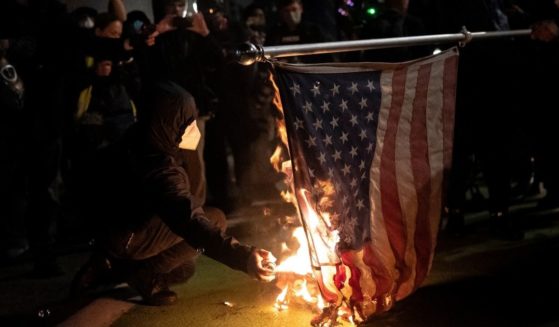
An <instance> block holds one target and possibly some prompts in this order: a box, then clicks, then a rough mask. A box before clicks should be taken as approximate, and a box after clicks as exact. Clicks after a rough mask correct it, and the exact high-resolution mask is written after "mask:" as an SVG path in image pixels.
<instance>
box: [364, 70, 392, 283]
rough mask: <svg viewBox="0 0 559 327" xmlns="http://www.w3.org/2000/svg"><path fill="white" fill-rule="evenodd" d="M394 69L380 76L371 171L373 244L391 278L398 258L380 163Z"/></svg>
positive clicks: (370, 192) (374, 251) (370, 193)
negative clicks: (389, 229) (390, 233)
mask: <svg viewBox="0 0 559 327" xmlns="http://www.w3.org/2000/svg"><path fill="white" fill-rule="evenodd" d="M393 76H394V72H393V71H384V72H382V74H381V76H380V87H381V104H380V111H379V118H378V125H377V135H376V138H377V140H376V147H375V153H374V157H373V163H372V164H371V168H370V171H369V183H370V185H369V200H370V202H371V244H372V249H371V250H372V252H373V253H374V255H375V257H376V258H378V259H379V260H381V262H382V265H383V266H384V267H386V269H387V271H388V272H389V273H390V279H391V280H393V281H394V280H395V277H396V275H397V272H396V259H395V258H394V253H393V252H392V248H391V246H390V242H389V241H388V235H387V232H386V226H385V224H384V217H383V215H382V202H381V200H382V199H381V195H382V193H381V190H380V164H381V157H382V149H383V147H384V135H385V134H386V129H387V123H388V116H389V111H390V107H391V105H392V78H393Z"/></svg>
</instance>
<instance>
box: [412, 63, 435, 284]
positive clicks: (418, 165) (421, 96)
mask: <svg viewBox="0 0 559 327" xmlns="http://www.w3.org/2000/svg"><path fill="white" fill-rule="evenodd" d="M431 66H432V64H427V65H422V66H421V67H420V68H419V72H418V76H417V87H416V90H415V98H414V100H413V113H412V121H411V132H410V141H409V142H410V152H411V167H412V172H413V181H414V186H415V191H416V194H417V216H416V217H415V235H414V246H415V255H416V266H415V270H416V275H415V282H414V289H416V288H417V286H418V285H420V284H421V282H422V281H423V280H424V279H425V276H426V275H427V271H428V268H429V263H430V258H431V223H430V221H429V204H430V202H431V201H430V196H431V168H430V166H429V146H428V141H429V140H428V138H427V96H428V88H429V77H430V75H431ZM410 237H411V235H410Z"/></svg>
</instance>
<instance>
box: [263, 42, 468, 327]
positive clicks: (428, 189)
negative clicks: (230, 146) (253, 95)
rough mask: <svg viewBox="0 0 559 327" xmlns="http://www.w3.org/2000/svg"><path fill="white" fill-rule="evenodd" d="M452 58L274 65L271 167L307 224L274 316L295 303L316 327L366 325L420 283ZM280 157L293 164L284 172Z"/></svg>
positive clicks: (446, 134) (438, 204) (448, 107)
mask: <svg viewBox="0 0 559 327" xmlns="http://www.w3.org/2000/svg"><path fill="white" fill-rule="evenodd" d="M457 57H458V51H457V49H456V48H453V49H450V50H447V51H445V52H442V53H440V54H437V55H433V56H430V57H426V58H421V59H418V60H415V61H410V62H404V63H395V64H386V63H353V64H351V63H347V64H318V65H287V64H276V66H275V72H274V82H275V85H277V90H276V91H277V94H276V99H275V104H276V106H277V107H278V108H280V109H282V110H283V111H282V114H283V115H284V120H283V121H281V122H280V124H279V131H280V133H281V134H282V135H281V136H282V139H283V140H284V141H286V142H285V144H286V146H285V148H284V151H283V152H284V153H283V155H282V153H278V152H276V153H275V154H274V159H275V160H277V161H278V162H277V167H281V168H283V170H284V173H286V176H287V180H288V184H289V185H290V186H291V192H289V193H286V194H285V197H286V198H287V199H288V200H290V201H292V202H295V204H296V207H297V209H298V215H299V218H300V221H301V225H302V226H301V228H300V229H298V230H296V234H297V235H296V237H297V238H298V239H300V240H299V241H300V244H301V246H300V248H299V249H298V251H297V254H296V255H295V258H296V259H293V257H290V258H288V259H283V260H280V262H279V264H278V266H277V269H276V272H277V274H278V285H279V286H280V288H281V289H282V292H281V294H280V295H279V296H278V299H277V301H276V304H275V308H276V309H277V310H286V309H287V308H288V307H289V305H290V303H291V302H292V301H294V300H293V299H294V298H302V299H303V300H302V301H303V302H304V303H309V304H310V305H311V307H312V308H313V310H315V311H316V312H317V313H318V315H317V316H316V317H315V319H313V320H312V321H311V324H312V325H314V326H331V325H335V324H336V323H337V320H338V318H340V317H342V318H344V317H345V318H346V319H347V320H348V321H351V322H361V321H366V320H368V319H369V318H371V317H373V316H374V315H375V314H378V313H380V312H384V311H387V310H389V309H390V308H391V307H392V306H393V304H394V302H395V301H398V300H401V299H403V298H405V297H407V296H408V295H409V294H411V293H412V292H413V291H414V290H416V289H417V288H418V287H419V286H420V285H421V284H422V282H423V281H424V280H425V278H426V277H427V274H428V272H429V269H430V267H431V263H432V260H433V255H434V250H435V245H436V235H437V232H438V225H439V220H440V215H441V209H442V194H443V191H444V179H445V175H446V174H447V173H448V171H449V169H450V163H451V156H452V143H453V139H452V137H453V128H454V104H455V93H456V72H457V62H458V61H457ZM286 149H288V152H289V158H290V162H291V163H292V167H291V166H290V165H289V161H286V162H283V164H282V165H280V164H279V163H280V162H282V161H283V160H282V157H283V159H287V158H286V157H287V156H286V155H285V152H286V151H285V150H286ZM303 258H306V260H307V261H306V262H295V263H294V262H293V261H296V260H304V259H303ZM288 266H289V267H288ZM297 301H299V300H297Z"/></svg>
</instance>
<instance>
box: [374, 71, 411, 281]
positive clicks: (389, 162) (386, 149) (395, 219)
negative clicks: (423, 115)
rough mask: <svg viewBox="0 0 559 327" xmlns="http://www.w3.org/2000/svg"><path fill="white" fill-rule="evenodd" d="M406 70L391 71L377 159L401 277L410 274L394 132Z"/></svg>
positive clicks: (388, 229) (388, 228) (387, 223)
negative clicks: (379, 161) (383, 129)
mask: <svg viewBox="0 0 559 327" xmlns="http://www.w3.org/2000/svg"><path fill="white" fill-rule="evenodd" d="M406 73H407V68H403V69H398V70H395V71H394V76H393V77H392V102H391V104H390V111H389V113H388V122H387V126H386V134H385V135H384V146H383V149H382V156H381V163H380V189H381V190H382V194H381V205H382V215H383V217H384V224H385V226H386V233H387V235H388V240H389V242H390V246H391V247H392V251H393V252H394V257H395V259H396V268H397V269H398V271H399V273H400V278H399V280H405V279H404V278H405V277H407V276H409V270H408V271H406V267H405V253H406V240H405V236H406V229H405V226H404V224H403V221H402V218H403V216H402V208H401V207H400V200H399V197H398V185H397V182H396V133H397V131H398V122H399V120H400V114H401V111H402V105H403V103H404V93H405V86H406Z"/></svg>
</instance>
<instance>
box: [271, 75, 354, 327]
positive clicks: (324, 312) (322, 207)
mask: <svg viewBox="0 0 559 327" xmlns="http://www.w3.org/2000/svg"><path fill="white" fill-rule="evenodd" d="M269 79H270V82H271V84H272V85H273V88H274V91H275V92H274V98H273V104H274V106H275V107H276V108H277V110H278V113H279V117H280V118H279V119H277V120H276V127H277V133H278V137H279V138H280V139H281V141H282V143H283V146H282V145H279V146H278V147H277V148H276V150H275V151H274V153H273V155H272V156H271V157H270V162H271V163H272V165H273V167H274V168H275V169H276V171H278V172H282V173H284V175H285V183H286V185H287V186H288V187H287V188H288V189H287V190H284V191H282V192H281V195H282V198H283V199H284V201H286V202H288V203H291V204H293V205H294V206H297V203H296V200H297V199H296V197H295V196H294V194H295V190H294V184H293V172H292V167H291V161H290V160H289V152H288V149H289V148H288V139H287V130H286V125H285V120H284V113H283V106H282V103H281V98H280V93H279V89H278V87H277V85H276V84H275V82H274V79H273V76H272V74H270V78H269ZM319 188H320V189H322V190H323V191H322V192H323V194H321V197H320V200H319V201H318V203H317V205H316V208H315V207H314V206H313V205H312V204H311V203H310V199H311V197H310V192H309V191H307V190H304V189H302V190H297V196H298V197H299V199H300V200H301V199H302V200H303V203H302V204H301V211H303V213H304V214H305V217H306V218H307V220H306V222H307V226H306V227H307V232H305V229H303V227H297V228H296V229H295V230H294V231H293V237H294V238H295V239H296V240H297V242H298V245H299V248H298V249H297V251H296V253H295V254H294V255H292V256H289V257H287V258H283V259H281V258H280V261H279V264H278V265H277V267H276V275H277V276H278V279H277V280H278V282H277V285H278V286H279V287H280V289H282V291H281V293H280V294H279V295H278V296H277V298H276V302H275V304H274V308H276V310H278V311H284V310H287V309H288V305H289V304H290V303H291V302H297V301H299V302H302V303H305V304H308V305H310V306H311V308H312V309H313V310H316V311H318V312H319V313H320V315H319V316H317V317H316V318H315V319H313V321H312V322H311V324H313V325H316V326H326V325H335V324H336V323H337V318H338V317H341V318H342V319H344V320H346V321H349V322H351V323H352V324H353V318H352V314H351V312H352V311H351V309H350V308H348V307H347V306H346V305H345V304H344V303H343V302H342V303H338V304H331V303H327V302H325V300H324V299H323V297H322V295H321V294H320V290H319V288H318V283H317V281H316V280H315V279H314V276H313V273H312V265H311V258H310V256H309V243H308V240H307V237H309V235H307V233H310V237H311V238H312V239H313V240H311V242H312V244H313V247H314V248H313V252H314V253H315V254H316V256H317V259H318V261H319V262H330V261H332V258H331V256H332V253H335V251H334V250H333V249H335V246H336V244H337V242H338V241H339V236H338V233H337V231H335V228H334V227H335V226H337V224H338V222H337V217H330V215H329V214H328V213H327V211H326V209H327V208H329V207H331V206H332V202H333V199H332V196H333V195H334V193H335V192H334V188H333V185H332V184H331V183H328V182H323V183H322V184H321V185H320V187H319ZM317 211H318V212H317ZM315 239H316V240H315ZM282 247H287V246H286V245H285V244H282ZM328 268H329V269H325V270H323V273H326V274H327V276H326V279H329V280H333V278H332V277H333V276H334V274H335V273H336V271H335V268H334V267H333V266H332V267H328ZM332 306H333V307H332Z"/></svg>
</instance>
